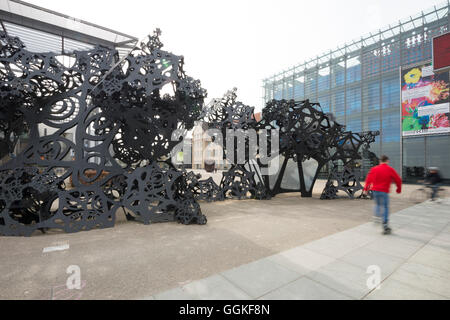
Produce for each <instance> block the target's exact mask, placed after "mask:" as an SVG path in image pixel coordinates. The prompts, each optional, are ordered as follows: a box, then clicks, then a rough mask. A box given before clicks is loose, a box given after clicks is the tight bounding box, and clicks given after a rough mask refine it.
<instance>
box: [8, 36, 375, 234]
mask: <svg viewBox="0 0 450 320" xmlns="http://www.w3.org/2000/svg"><path fill="white" fill-rule="evenodd" d="M159 36H160V31H159V30H156V31H155V33H154V34H153V35H152V36H149V37H148V40H147V41H144V42H142V43H140V44H139V46H137V47H136V48H135V49H133V50H132V51H131V52H130V53H129V54H128V55H127V56H126V57H124V58H123V59H121V60H119V58H118V54H117V52H116V51H115V50H113V49H110V48H105V47H100V46H98V47H96V48H94V49H93V50H90V51H84V52H74V53H72V54H70V59H69V55H58V54H55V53H32V52H29V51H27V50H26V48H25V46H24V45H23V43H22V42H21V41H20V40H19V39H18V38H11V37H8V36H7V35H6V34H5V33H1V32H0V147H1V148H0V159H1V160H2V161H3V162H2V163H3V164H2V165H1V166H0V234H3V235H8V236H30V235H32V234H33V233H34V232H35V231H36V230H41V231H42V232H45V231H46V230H48V229H61V230H63V231H65V232H78V231H83V230H91V229H94V228H106V227H112V226H114V223H115V219H116V214H117V210H119V209H120V208H123V210H124V211H125V213H126V216H127V219H128V220H136V221H140V222H142V223H144V224H149V223H153V222H164V221H178V222H180V223H183V224H191V223H197V224H205V223H206V222H207V220H206V217H205V216H204V215H203V214H202V212H201V210H200V206H199V204H198V201H222V200H225V199H230V198H233V199H258V200H266V199H270V198H271V197H272V196H274V195H276V194H279V193H282V192H292V191H298V192H301V194H302V196H303V197H311V196H312V189H313V187H314V183H315V181H316V179H317V177H318V174H319V172H320V171H321V169H322V168H324V166H326V165H327V164H330V165H331V166H332V172H331V174H330V177H329V180H328V182H327V187H326V188H325V190H324V193H323V195H322V198H324V199H332V198H335V197H337V193H338V191H340V190H341V191H345V192H346V193H347V194H348V195H349V197H351V198H353V197H355V196H356V193H357V192H359V191H360V190H362V187H361V184H360V172H359V171H358V170H359V168H358V165H359V164H360V163H359V162H360V161H361V159H370V160H371V161H372V162H374V161H375V160H376V156H375V155H374V154H373V153H371V152H370V151H369V147H370V144H371V143H373V142H374V141H375V137H376V136H377V135H378V134H379V133H376V132H367V133H360V134H355V133H352V132H346V131H345V127H344V126H342V125H340V124H338V123H337V122H335V121H334V120H333V119H332V117H330V116H329V115H327V114H325V113H324V112H323V111H322V109H321V108H320V105H319V104H317V103H311V102H309V101H308V100H306V101H293V100H291V101H286V100H281V101H277V100H273V101H270V102H268V103H267V105H266V107H265V108H264V110H263V118H262V120H261V121H260V122H257V121H256V119H255V116H254V108H253V107H250V106H247V105H245V104H243V103H242V102H239V101H237V95H236V89H233V90H231V91H229V92H227V93H226V94H225V96H224V97H223V98H222V99H217V100H213V102H212V103H211V104H210V105H208V106H206V107H205V108H204V109H203V104H204V98H205V97H206V90H204V89H203V88H202V87H201V85H200V81H198V80H195V79H193V78H191V77H188V76H187V75H186V73H185V72H184V69H183V66H184V59H183V57H182V56H177V55H174V54H172V53H170V52H167V51H164V50H162V47H163V45H162V43H161V41H160V39H159ZM66 59H69V61H65V60H66ZM66 62H69V63H66ZM201 119H203V121H205V122H206V123H207V124H208V126H209V128H210V129H216V130H219V131H220V132H221V134H222V137H223V138H224V141H223V142H225V141H226V140H227V139H228V138H230V139H233V141H234V143H233V146H234V147H233V148H234V149H233V150H227V149H226V148H224V150H223V152H224V153H223V157H224V158H228V159H230V158H231V160H232V161H231V162H232V163H233V165H232V166H231V169H230V170H229V171H228V172H225V173H223V177H222V180H221V183H220V185H217V184H216V183H215V182H214V180H213V179H212V178H209V179H206V180H201V177H200V176H199V175H195V174H194V173H188V172H185V171H180V170H177V169H176V168H175V166H174V165H173V164H172V162H171V156H172V153H173V148H174V147H175V146H176V145H178V143H179V142H180V141H181V139H182V138H181V139H180V140H178V141H177V140H176V139H173V133H174V131H178V132H187V131H188V130H191V129H192V128H193V127H194V123H195V122H196V121H198V120H201ZM249 129H253V130H255V131H256V132H258V131H261V130H262V129H279V133H280V137H279V145H280V150H279V153H277V154H269V155H268V156H269V157H276V156H278V155H279V156H281V157H282V161H281V168H280V170H279V172H278V173H277V174H276V175H275V176H268V175H263V174H261V172H260V169H261V168H264V167H265V166H264V165H263V164H262V163H261V161H260V158H257V160H256V161H255V160H254V159H256V158H255V156H256V153H258V152H259V151H260V150H259V146H260V142H261V141H259V140H258V142H257V143H256V144H255V143H254V142H252V143H251V142H250V136H249V135H248V134H245V131H246V130H249ZM229 130H234V132H237V131H238V132H244V136H243V139H240V138H238V137H237V136H235V135H234V136H233V137H231V136H228V135H229V133H230V131H229ZM181 136H183V135H181ZM19 138H22V139H21V141H25V147H23V148H22V150H20V151H19V152H18V154H15V153H14V152H15V150H16V149H17V144H18V141H19ZM257 139H260V137H259V136H257ZM272 139H274V137H272V136H271V135H269V137H268V141H267V144H268V150H269V151H270V150H271V144H272V142H273V141H272ZM251 145H252V147H254V146H255V145H256V146H255V148H250V146H251ZM224 146H226V144H224ZM242 147H245V148H244V150H245V154H244V157H245V158H244V163H241V164H237V161H236V160H237V155H238V152H237V150H238V149H239V148H241V149H242ZM250 152H254V153H255V154H250ZM8 158H9V159H8ZM292 163H293V164H294V167H296V170H297V171H296V172H297V173H296V175H297V176H296V178H297V181H298V187H295V188H292V187H291V188H289V187H286V186H285V185H286V184H285V182H286V181H285V174H286V173H287V167H288V164H290V165H291V167H292ZM341 163H342V164H343V167H344V168H345V169H344V170H343V171H339V164H341ZM311 166H312V167H311ZM314 166H315V167H314ZM311 168H312V169H311ZM69 182H70V183H69ZM335 182H336V183H337V185H335Z"/></svg>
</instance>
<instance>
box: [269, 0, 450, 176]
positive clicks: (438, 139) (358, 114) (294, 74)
mask: <svg viewBox="0 0 450 320" xmlns="http://www.w3.org/2000/svg"><path fill="white" fill-rule="evenodd" d="M449 8H450V2H449V1H447V2H446V3H444V4H442V5H439V6H436V7H433V8H432V9H429V10H426V11H423V12H421V13H420V14H417V15H415V16H411V17H409V18H408V19H406V20H402V21H399V22H396V23H394V24H392V25H390V26H389V27H387V28H383V29H380V30H379V31H377V32H375V33H371V34H369V35H368V36H363V37H361V38H360V39H358V40H355V41H352V42H351V43H347V44H346V45H344V46H342V47H338V48H337V49H335V50H330V51H329V52H327V53H324V54H322V55H319V56H317V57H315V58H313V59H310V60H308V61H305V62H304V63H301V64H298V65H295V66H293V67H292V68H290V69H288V70H284V71H282V72H280V73H278V74H276V75H273V76H271V77H269V78H266V79H264V80H263V91H264V96H263V102H264V104H265V102H267V101H269V100H272V99H287V100H289V99H294V100H305V99H309V100H311V101H313V102H319V103H320V105H321V106H322V108H323V110H324V112H331V113H333V114H334V115H335V117H336V120H337V121H338V122H339V123H341V124H345V125H346V126H347V130H351V131H354V132H360V131H367V130H379V131H380V132H381V135H380V136H379V137H378V138H377V141H376V143H374V144H373V145H372V151H373V152H375V153H376V154H377V155H378V156H380V155H381V154H386V155H388V156H389V157H390V158H391V164H392V166H393V167H394V168H395V169H396V170H397V171H398V172H402V173H403V178H404V180H406V181H408V180H410V181H413V180H415V179H416V178H417V177H416V174H415V171H420V170H421V169H420V168H422V169H423V168H424V167H430V166H437V167H440V168H441V169H442V172H443V174H444V176H445V178H446V179H450V161H449V160H450V136H449V135H440V136H439V135H437V136H436V135H435V136H426V137H419V138H402V136H401V128H400V123H401V119H400V117H401V101H400V100H401V98H400V90H401V84H400V68H401V67H402V66H408V65H413V64H417V63H421V62H427V61H431V58H432V38H433V37H435V36H437V35H440V34H444V33H447V32H449V30H450V16H449ZM415 167H419V169H418V168H415ZM414 168H415V169H414ZM419 175H420V174H419Z"/></svg>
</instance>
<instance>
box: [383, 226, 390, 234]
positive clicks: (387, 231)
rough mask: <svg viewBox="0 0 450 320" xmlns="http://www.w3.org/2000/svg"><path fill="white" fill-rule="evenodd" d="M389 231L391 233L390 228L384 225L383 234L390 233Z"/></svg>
mask: <svg viewBox="0 0 450 320" xmlns="http://www.w3.org/2000/svg"><path fill="white" fill-rule="evenodd" d="M391 233H392V229H391V228H389V227H385V228H384V231H383V234H384V235H387V234H391Z"/></svg>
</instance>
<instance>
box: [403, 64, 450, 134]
mask: <svg viewBox="0 0 450 320" xmlns="http://www.w3.org/2000/svg"><path fill="white" fill-rule="evenodd" d="M401 75H402V78H401V84H402V90H401V98H402V131H403V136H404V137H406V136H418V135H428V134H437V133H450V100H449V88H450V85H449V83H450V81H449V72H444V73H439V74H435V73H434V72H433V66H432V64H431V63H428V64H424V65H419V66H415V67H410V68H404V69H402V72H401Z"/></svg>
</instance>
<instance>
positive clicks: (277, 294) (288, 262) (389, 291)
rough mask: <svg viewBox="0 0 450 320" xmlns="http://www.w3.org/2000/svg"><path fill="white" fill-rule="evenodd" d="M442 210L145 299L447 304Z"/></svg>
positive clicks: (447, 212)
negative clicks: (384, 230)
mask: <svg viewBox="0 0 450 320" xmlns="http://www.w3.org/2000/svg"><path fill="white" fill-rule="evenodd" d="M449 208H450V199H448V200H446V201H444V202H442V203H439V204H436V203H430V202H426V203H423V204H420V205H417V206H414V207H410V208H407V209H404V210H402V211H400V212H398V213H396V214H395V215H394V216H392V220H391V227H392V228H393V234H392V235H390V236H383V235H382V234H381V226H380V225H375V224H374V223H372V222H371V223H366V224H363V225H360V226H358V227H355V228H352V229H349V230H346V231H343V232H340V233H337V234H333V235H331V236H327V237H325V238H322V239H319V240H316V241H313V242H309V243H306V244H304V245H302V246H299V247H296V248H294V249H291V250H288V251H284V252H280V253H278V254H275V255H272V256H270V257H267V258H264V259H260V260H257V261H255V262H252V263H250V264H245V265H242V266H239V267H237V268H234V269H231V270H228V271H225V272H221V273H218V274H215V275H213V276H211V277H209V278H206V279H202V280H198V281H193V282H190V283H188V284H185V285H183V286H180V287H177V288H174V289H171V290H168V291H165V292H162V293H159V294H155V295H153V296H150V297H146V299H200V300H202V299H262V300H264V299H271V300H276V299H450V209H449ZM180 267H182V266H180ZM377 270H379V271H380V274H379V278H380V280H381V284H380V286H379V288H375V285H373V283H374V281H376V279H377V276H378V273H377Z"/></svg>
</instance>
